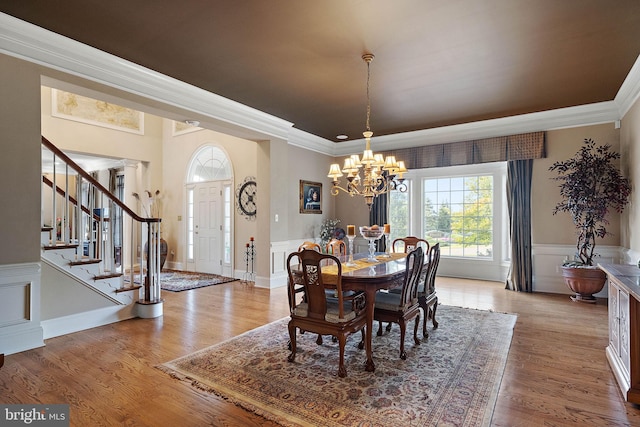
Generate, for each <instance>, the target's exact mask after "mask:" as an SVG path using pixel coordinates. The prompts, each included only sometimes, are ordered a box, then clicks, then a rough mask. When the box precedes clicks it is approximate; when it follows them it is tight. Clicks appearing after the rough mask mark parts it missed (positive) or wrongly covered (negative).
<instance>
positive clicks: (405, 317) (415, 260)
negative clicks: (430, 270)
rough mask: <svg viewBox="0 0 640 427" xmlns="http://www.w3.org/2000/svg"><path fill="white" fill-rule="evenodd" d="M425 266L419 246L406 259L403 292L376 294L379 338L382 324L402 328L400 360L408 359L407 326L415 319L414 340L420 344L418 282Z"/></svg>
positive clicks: (375, 315)
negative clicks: (406, 345)
mask: <svg viewBox="0 0 640 427" xmlns="http://www.w3.org/2000/svg"><path fill="white" fill-rule="evenodd" d="M423 265H424V251H423V250H422V247H420V246H418V247H417V248H416V249H414V250H412V251H411V252H409V254H408V255H407V258H406V269H405V275H404V281H403V284H402V288H401V289H402V291H401V292H400V293H396V292H378V293H377V294H376V301H375V310H374V314H373V318H374V319H375V320H377V321H378V323H379V327H378V336H380V335H382V322H392V323H397V324H398V325H399V326H400V358H401V359H403V360H404V359H406V358H407V353H406V352H405V349H404V337H405V334H406V325H407V323H408V322H410V321H411V320H413V319H415V321H416V323H415V327H414V329H413V340H414V342H415V343H416V345H419V344H420V340H419V339H418V326H419V324H420V304H419V303H418V281H419V279H420V275H421V273H422V268H423Z"/></svg>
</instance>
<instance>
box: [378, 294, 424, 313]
mask: <svg viewBox="0 0 640 427" xmlns="http://www.w3.org/2000/svg"><path fill="white" fill-rule="evenodd" d="M401 298H402V295H401V294H400V293H395V292H378V293H376V308H380V309H382V310H389V311H402V310H404V308H405V307H403V306H402V305H401ZM414 303H415V301H414Z"/></svg>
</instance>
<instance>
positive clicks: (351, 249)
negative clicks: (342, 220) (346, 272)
mask: <svg viewBox="0 0 640 427" xmlns="http://www.w3.org/2000/svg"><path fill="white" fill-rule="evenodd" d="M349 227H353V225H348V226H347V229H348V228H349ZM355 238H356V235H355V231H354V234H347V239H348V240H349V261H347V262H346V263H345V265H346V266H347V267H355V266H356V265H357V264H356V263H355V262H354V261H353V239H355Z"/></svg>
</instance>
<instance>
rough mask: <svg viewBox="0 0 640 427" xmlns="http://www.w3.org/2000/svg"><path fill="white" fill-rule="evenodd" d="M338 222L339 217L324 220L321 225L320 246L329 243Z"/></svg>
mask: <svg viewBox="0 0 640 427" xmlns="http://www.w3.org/2000/svg"><path fill="white" fill-rule="evenodd" d="M338 224H340V220H339V219H325V220H324V221H322V224H321V225H320V246H322V247H323V248H324V247H325V246H326V244H327V243H329V240H331V238H332V237H333V233H334V232H335V229H336V226H337V225H338Z"/></svg>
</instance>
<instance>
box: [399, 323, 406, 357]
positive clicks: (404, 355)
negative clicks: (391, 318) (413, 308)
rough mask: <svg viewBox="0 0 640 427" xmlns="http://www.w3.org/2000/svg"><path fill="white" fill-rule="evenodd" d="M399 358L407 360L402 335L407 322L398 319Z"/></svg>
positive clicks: (404, 333) (404, 332)
mask: <svg viewBox="0 0 640 427" xmlns="http://www.w3.org/2000/svg"><path fill="white" fill-rule="evenodd" d="M399 325H400V359H402V360H407V353H406V352H405V351H404V336H405V335H406V332H407V324H406V323H405V322H404V320H402V319H400V323H399Z"/></svg>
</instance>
